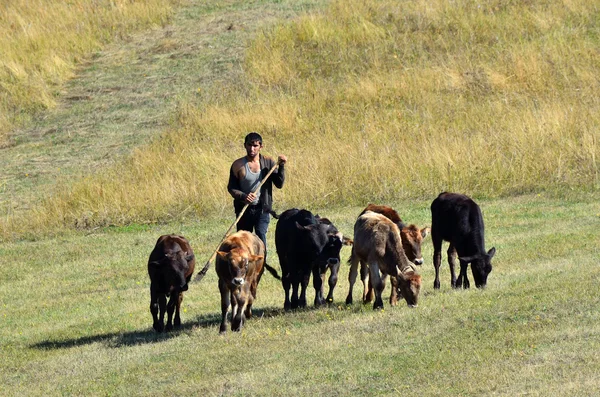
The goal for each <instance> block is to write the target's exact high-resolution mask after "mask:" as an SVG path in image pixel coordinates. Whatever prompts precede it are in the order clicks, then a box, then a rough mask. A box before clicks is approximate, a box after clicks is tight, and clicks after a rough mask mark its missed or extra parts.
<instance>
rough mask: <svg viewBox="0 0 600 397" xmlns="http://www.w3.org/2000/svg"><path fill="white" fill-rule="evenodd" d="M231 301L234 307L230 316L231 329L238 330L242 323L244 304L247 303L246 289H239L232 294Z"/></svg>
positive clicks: (240, 328)
mask: <svg viewBox="0 0 600 397" xmlns="http://www.w3.org/2000/svg"><path fill="white" fill-rule="evenodd" d="M231 302H232V303H233V306H234V307H235V309H233V311H232V316H231V330H232V331H235V332H239V331H241V330H242V326H243V325H244V312H245V310H246V305H247V304H248V293H247V291H240V292H239V293H238V294H236V295H234V296H233V298H232V300H231Z"/></svg>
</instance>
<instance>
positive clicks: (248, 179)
mask: <svg viewBox="0 0 600 397" xmlns="http://www.w3.org/2000/svg"><path fill="white" fill-rule="evenodd" d="M262 147H263V141H262V137H261V136H260V134H258V133H256V132H251V133H249V134H248V135H246V137H245V138H244V148H245V149H246V155H245V156H244V157H242V158H239V159H237V160H235V161H234V162H233V164H232V165H231V170H230V171H229V183H228V184H227V190H228V191H229V194H231V196H232V197H233V199H234V200H233V208H234V210H235V215H236V217H237V216H239V214H240V212H241V211H242V209H243V208H244V206H245V205H246V204H249V205H248V208H247V209H246V211H245V212H244V214H243V215H242V217H241V218H240V220H239V221H238V223H237V230H238V231H240V230H247V231H249V232H254V233H256V235H257V236H258V237H259V238H260V239H261V240H262V241H263V243H264V244H265V262H266V257H267V254H266V247H267V229H268V228H269V222H270V220H271V216H270V214H269V211H270V210H271V206H272V204H273V184H274V185H275V186H276V187H277V188H278V189H281V188H282V187H283V182H284V181H285V168H284V164H285V162H286V161H287V157H286V156H284V155H279V157H278V162H279V168H278V169H277V170H275V171H274V172H273V173H272V174H271V176H270V177H269V178H268V179H267V180H266V181H265V183H264V184H263V185H262V186H261V188H260V191H259V192H257V193H256V194H254V193H252V192H253V191H254V190H256V188H257V187H258V185H259V184H260V181H261V180H262V179H263V178H264V177H265V176H266V175H267V174H268V172H269V170H271V169H272V168H273V167H274V166H275V165H276V164H277V163H276V162H275V160H273V159H272V158H271V157H266V156H263V155H261V154H260V150H261V149H262Z"/></svg>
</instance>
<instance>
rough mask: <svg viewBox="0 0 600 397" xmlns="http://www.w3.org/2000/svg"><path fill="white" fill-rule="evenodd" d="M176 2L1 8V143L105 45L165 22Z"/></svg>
mask: <svg viewBox="0 0 600 397" xmlns="http://www.w3.org/2000/svg"><path fill="white" fill-rule="evenodd" d="M178 3H179V1H178V0H149V1H143V2H142V1H128V0H111V1H108V0H97V1H85V0H72V1H68V2H65V1H60V0H58V1H57V0H36V1H31V0H16V1H10V2H5V4H3V5H2V7H0V31H2V35H1V36H0V53H1V54H2V57H1V58H0V147H3V146H6V145H11V144H13V143H12V142H11V141H10V135H9V131H10V130H11V129H13V128H15V127H19V126H20V125H21V124H22V123H23V122H24V121H30V120H31V119H32V117H33V116H35V115H36V114H39V113H40V111H42V110H44V109H50V108H53V107H54V106H55V105H56V100H57V97H58V96H59V94H60V92H61V89H62V87H63V84H64V83H65V81H66V80H68V79H70V78H72V77H73V76H74V74H75V70H76V68H77V67H78V66H79V65H81V63H82V62H85V60H86V59H88V58H89V56H90V55H91V53H93V52H95V51H97V50H99V49H100V48H101V47H102V46H103V45H105V44H106V43H109V42H111V41H114V40H115V39H117V38H122V37H124V36H126V35H128V34H129V33H130V32H132V31H135V30H140V29H144V28H148V27H150V26H153V25H154V26H156V25H164V24H165V23H166V22H167V19H168V17H169V15H170V14H171V11H172V7H173V5H177V4H178Z"/></svg>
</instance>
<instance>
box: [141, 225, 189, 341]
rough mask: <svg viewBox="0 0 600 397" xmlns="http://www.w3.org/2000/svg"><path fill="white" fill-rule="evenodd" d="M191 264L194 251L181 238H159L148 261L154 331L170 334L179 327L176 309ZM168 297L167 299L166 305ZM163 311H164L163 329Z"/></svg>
mask: <svg viewBox="0 0 600 397" xmlns="http://www.w3.org/2000/svg"><path fill="white" fill-rule="evenodd" d="M195 265H196V261H195V259H194V252H193V251H192V247H190V243H189V242H188V241H187V239H186V238H185V237H183V236H178V235H174V234H171V235H164V236H160V237H159V239H158V241H157V242H156V245H155V246H154V249H153V250H152V253H151V254H150V258H149V259H148V275H149V276H150V313H152V319H153V324H152V327H153V328H154V329H155V330H156V331H157V332H162V331H163V330H164V331H170V330H172V329H173V326H175V328H179V327H180V326H181V317H180V315H179V310H180V308H181V302H182V301H183V291H187V289H188V283H189V281H190V278H191V277H192V273H193V272H194V267H195ZM168 296H170V299H169V303H168V304H167V297H168ZM159 310H160V315H159ZM165 311H166V312H168V317H167V326H166V328H165V322H164V320H165ZM173 312H174V313H175V318H174V319H173Z"/></svg>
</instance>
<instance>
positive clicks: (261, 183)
mask: <svg viewBox="0 0 600 397" xmlns="http://www.w3.org/2000/svg"><path fill="white" fill-rule="evenodd" d="M279 164H281V160H279V161H277V164H275V165H274V166H273V167H272V168H271V169H270V170H269V172H268V173H267V175H266V176H265V177H264V178H263V179H262V180H261V181H260V183H259V184H258V186H257V187H256V189H255V190H254V191H253V192H252V193H254V194H256V193H257V192H258V191H260V188H261V187H262V185H263V184H264V183H265V182H266V181H267V179H268V178H269V177H270V176H271V174H272V173H273V171H275V169H276V168H277V167H279ZM249 205H250V203H246V205H244V208H242V210H241V211H240V214H239V215H238V217H237V218H236V219H235V221H234V222H233V223H232V224H231V226H229V229H227V231H226V232H225V235H224V236H223V238H222V239H221V242H220V243H219V245H217V248H216V249H215V251H214V252H213V253H212V255H211V256H210V259H209V260H208V261H207V262H206V265H204V267H203V268H202V270H200V272H199V273H198V274H197V275H196V277H195V278H194V281H196V282H198V281H200V280H202V278H203V277H204V276H205V275H206V272H207V271H208V268H209V267H210V263H211V262H212V261H213V259H215V256H216V255H217V251H219V247H221V243H223V240H225V238H226V237H227V236H228V235H229V232H230V231H231V229H233V227H234V226H235V225H236V224H237V223H238V222H239V221H240V219H241V218H242V215H244V212H246V209H247V208H248V206H249Z"/></svg>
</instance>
